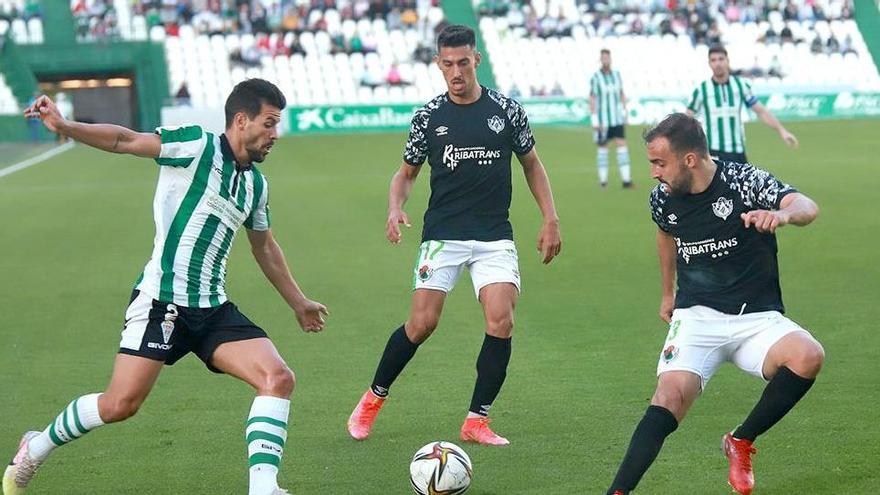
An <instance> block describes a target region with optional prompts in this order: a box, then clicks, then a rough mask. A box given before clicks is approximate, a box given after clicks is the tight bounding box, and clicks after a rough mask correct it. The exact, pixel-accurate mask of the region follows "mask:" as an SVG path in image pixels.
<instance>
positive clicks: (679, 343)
mask: <svg viewBox="0 0 880 495" xmlns="http://www.w3.org/2000/svg"><path fill="white" fill-rule="evenodd" d="M791 332H805V333H807V334H809V332H807V331H806V330H804V329H803V328H801V326H800V325H798V324H797V323H795V322H793V321H791V320H789V319H788V318H786V317H785V316H783V315H782V313H780V312H779V311H763V312H760V313H748V314H744V315H729V314H725V313H722V312H720V311H716V310H714V309H712V308H708V307H706V306H693V307H690V308H684V309H676V310H675V311H673V312H672V323H670V325H669V334H668V335H667V336H666V343H664V344H663V350H662V351H661V352H660V360H659V362H658V363H657V375H658V376H659V375H660V374H661V373H664V372H666V371H690V372H692V373H695V374H697V375H699V376H700V382H701V386H702V388H703V389H705V388H706V383H708V381H709V379H710V378H712V375H714V374H715V371H717V370H718V367H719V366H721V364H722V363H724V362H725V361H730V362H732V363H733V364H735V365H736V366H737V367H738V368H739V369H741V370H743V371H745V372H746V373H748V374H750V375H754V376H757V377H758V378H761V379H762V380H764V379H765V378H764V373H763V371H762V370H763V367H764V359H765V358H766V357H767V353H768V352H769V351H770V348H771V347H773V344H775V343H776V342H778V341H779V339H781V338H782V337H784V336H785V335H787V334H789V333H791Z"/></svg>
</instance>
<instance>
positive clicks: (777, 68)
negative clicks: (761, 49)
mask: <svg viewBox="0 0 880 495" xmlns="http://www.w3.org/2000/svg"><path fill="white" fill-rule="evenodd" d="M767 75H768V76H770V77H776V78H779V79H782V63H781V62H780V61H779V56H778V55H773V58H772V59H770V65H769V66H768V68H767Z"/></svg>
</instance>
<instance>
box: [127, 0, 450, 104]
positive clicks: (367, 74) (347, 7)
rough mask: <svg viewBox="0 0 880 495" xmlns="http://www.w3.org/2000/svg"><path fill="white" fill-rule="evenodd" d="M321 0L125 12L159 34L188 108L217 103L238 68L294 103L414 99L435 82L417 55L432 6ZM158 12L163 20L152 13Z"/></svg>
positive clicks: (431, 28) (427, 39)
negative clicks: (319, 0)
mask: <svg viewBox="0 0 880 495" xmlns="http://www.w3.org/2000/svg"><path fill="white" fill-rule="evenodd" d="M325 4H326V5H330V4H333V5H334V7H329V6H327V7H326V8H320V7H310V6H307V5H304V4H302V2H297V3H296V4H288V5H287V6H286V7H281V5H280V4H279V3H278V2H272V3H271V4H270V5H269V6H264V5H262V4H259V2H255V4H254V8H253V9H252V10H251V11H250V12H245V10H246V7H245V6H243V7H242V8H241V10H240V11H239V12H238V14H237V15H234V14H233V13H231V12H230V11H229V9H226V10H223V9H219V8H216V9H209V10H207V11H200V12H195V13H193V12H179V11H178V12H176V13H174V14H167V13H165V14H163V13H159V15H158V17H157V14H156V12H155V8H154V7H149V6H140V7H136V9H135V11H136V13H135V14H134V15H133V17H132V20H133V23H134V24H138V25H140V24H142V23H145V24H146V25H147V27H148V29H149V36H150V38H151V39H153V40H156V41H163V42H164V44H165V53H166V57H167V62H168V67H169V85H170V92H171V94H176V93H177V92H178V91H179V88H180V87H181V86H182V85H183V84H186V87H187V89H188V93H189V95H190V98H189V100H188V102H189V103H190V104H191V105H192V106H195V107H202V106H204V107H217V106H221V105H222V102H223V101H224V99H225V96H226V95H227V94H228V93H229V91H230V90H231V89H232V87H233V86H234V85H235V84H236V83H237V82H239V81H241V80H243V79H244V78H246V77H262V78H265V79H267V80H270V81H272V82H275V83H276V84H278V86H279V87H280V88H281V90H282V91H283V92H284V94H285V96H286V97H287V99H288V101H289V102H290V103H291V104H294V105H311V104H355V103H365V104H369V103H388V102H400V101H409V102H416V101H420V100H426V99H429V98H431V97H433V96H435V95H436V94H437V93H439V92H442V91H443V88H444V85H443V80H442V78H441V76H440V75H439V74H438V73H437V72H436V71H431V70H429V69H430V68H429V64H430V61H431V59H430V55H428V56H427V57H425V56H424V53H425V48H426V47H427V46H429V45H430V44H431V42H432V40H433V38H434V32H435V29H436V28H437V26H438V25H440V24H441V23H442V22H443V12H442V10H441V9H440V8H439V7H438V6H436V5H432V4H430V3H426V2H419V3H418V4H417V3H416V2H414V1H400V2H366V1H353V2H352V1H347V0H341V1H337V2H326V3H325ZM138 12H140V13H138ZM163 15H164V16H165V22H164V23H162V22H157V19H161V18H162V16H163ZM139 19H143V21H140V20H139ZM428 53H430V52H428Z"/></svg>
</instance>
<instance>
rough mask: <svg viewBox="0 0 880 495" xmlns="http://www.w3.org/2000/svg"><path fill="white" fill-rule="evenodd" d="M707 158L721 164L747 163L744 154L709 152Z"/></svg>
mask: <svg viewBox="0 0 880 495" xmlns="http://www.w3.org/2000/svg"><path fill="white" fill-rule="evenodd" d="M709 156H711V157H712V158H715V159H716V160H721V161H722V162H736V163H749V161H748V159H747V158H746V154H745V152H743V153H727V152H724V151H715V150H709Z"/></svg>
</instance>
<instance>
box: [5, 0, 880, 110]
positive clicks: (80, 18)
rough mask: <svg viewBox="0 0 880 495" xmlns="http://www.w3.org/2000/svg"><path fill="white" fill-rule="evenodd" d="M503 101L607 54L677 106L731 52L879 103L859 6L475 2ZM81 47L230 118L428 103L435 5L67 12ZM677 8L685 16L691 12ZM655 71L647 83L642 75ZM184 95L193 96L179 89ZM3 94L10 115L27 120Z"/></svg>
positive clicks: (16, 15)
mask: <svg viewBox="0 0 880 495" xmlns="http://www.w3.org/2000/svg"><path fill="white" fill-rule="evenodd" d="M472 2H473V5H474V9H475V11H477V12H478V13H479V15H480V17H479V19H480V20H479V25H480V29H481V32H482V36H483V39H484V40H485V45H486V48H487V51H488V55H489V58H490V59H491V61H492V69H493V72H494V74H493V75H494V76H495V79H496V81H497V84H498V87H499V89H501V90H502V91H506V92H508V93H509V94H511V95H512V96H516V97H520V98H529V97H541V96H565V97H571V98H582V97H586V96H587V93H588V88H589V84H588V81H589V78H590V76H591V74H592V72H593V71H594V70H595V69H596V68H597V64H598V52H599V49H600V48H609V49H611V50H612V53H613V57H614V64H615V67H616V68H617V69H619V70H620V71H621V73H622V74H623V76H624V83H625V85H626V90H627V93H628V94H630V95H631V96H658V97H669V96H681V95H682V93H683V91H684V92H687V91H688V89H687V88H692V87H693V86H694V85H695V84H696V83H697V82H698V81H700V80H703V79H705V78H706V77H707V75H708V68H707V67H706V52H707V49H708V45H709V44H711V43H715V42H722V43H724V44H725V46H726V47H727V48H728V50H729V53H730V59H731V66H732V68H733V69H734V71H735V72H739V73H741V74H742V75H744V76H747V77H751V78H753V80H754V86H755V88H756V90H757V91H759V92H761V91H765V92H769V91H789V92H810V91H812V92H815V91H844V90H845V91H878V90H880V76H878V72H877V66H876V65H875V64H874V63H873V62H872V59H871V56H870V53H869V52H868V49H867V47H866V45H865V42H864V40H863V38H862V35H861V33H860V32H859V30H858V27H857V25H856V23H855V21H853V19H852V17H853V15H852V14H853V8H852V4H851V0H843V1H831V0H782V1H779V0H750V1H748V2H746V1H743V0H712V1H709V2H697V3H692V2H687V3H686V2H676V0H652V1H642V0H617V1H613V2H609V1H604V0H531V1H528V2H520V1H502V0H472ZM70 5H71V13H72V15H73V17H74V22H75V26H76V31H77V39H78V40H79V41H84V42H100V41H102V40H108V39H109V40H122V41H127V40H131V41H142V40H148V39H149V40H153V41H156V42H161V43H163V45H164V48H165V54H166V61H167V66H168V82H169V88H168V89H169V94H170V95H178V94H181V96H182V97H181V98H178V99H176V103H177V104H182V105H191V106H192V107H196V108H217V107H220V106H222V102H223V101H224V99H225V95H226V94H228V92H229V91H230V90H231V89H232V87H233V86H234V85H235V84H236V83H237V82H239V81H241V80H242V79H244V78H247V77H263V78H266V79H268V80H270V81H273V82H275V83H276V84H278V85H279V87H280V88H281V89H282V91H283V92H284V93H285V96H287V98H288V101H289V102H290V104H292V105H313V104H384V103H404V102H405V103H416V102H421V101H426V100H427V99H430V98H431V97H433V96H434V95H435V94H437V93H439V92H442V91H443V90H444V85H443V81H442V78H441V76H440V74H439V72H438V71H436V70H433V68H432V67H431V66H430V65H431V55H432V53H433V48H432V42H433V38H434V34H435V32H436V30H437V29H438V28H439V27H442V26H443V25H444V24H445V20H444V14H443V10H442V9H441V8H440V7H439V5H438V4H437V1H436V0H433V1H432V0H391V1H376V0H372V1H368V0H250V1H231V0H192V1H190V0H185V1H180V2H176V1H175V2H168V1H161V0H134V1H132V0H71V2H70ZM679 5H681V6H679ZM4 35H8V36H9V38H10V39H12V40H14V42H15V43H19V44H27V43H40V42H42V40H43V27H42V21H41V12H40V6H39V3H38V2H37V1H36V0H0V39H3V36H4ZM631 75H647V76H648V77H631ZM183 87H185V88H186V91H185V92H182V91H181V88H183ZM18 107H19V105H18V104H17V103H15V101H14V99H13V98H12V96H11V93H10V91H9V88H8V87H7V86H6V85H5V84H4V83H2V82H0V113H10V111H11V110H10V109H12V110H17V108H18Z"/></svg>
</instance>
